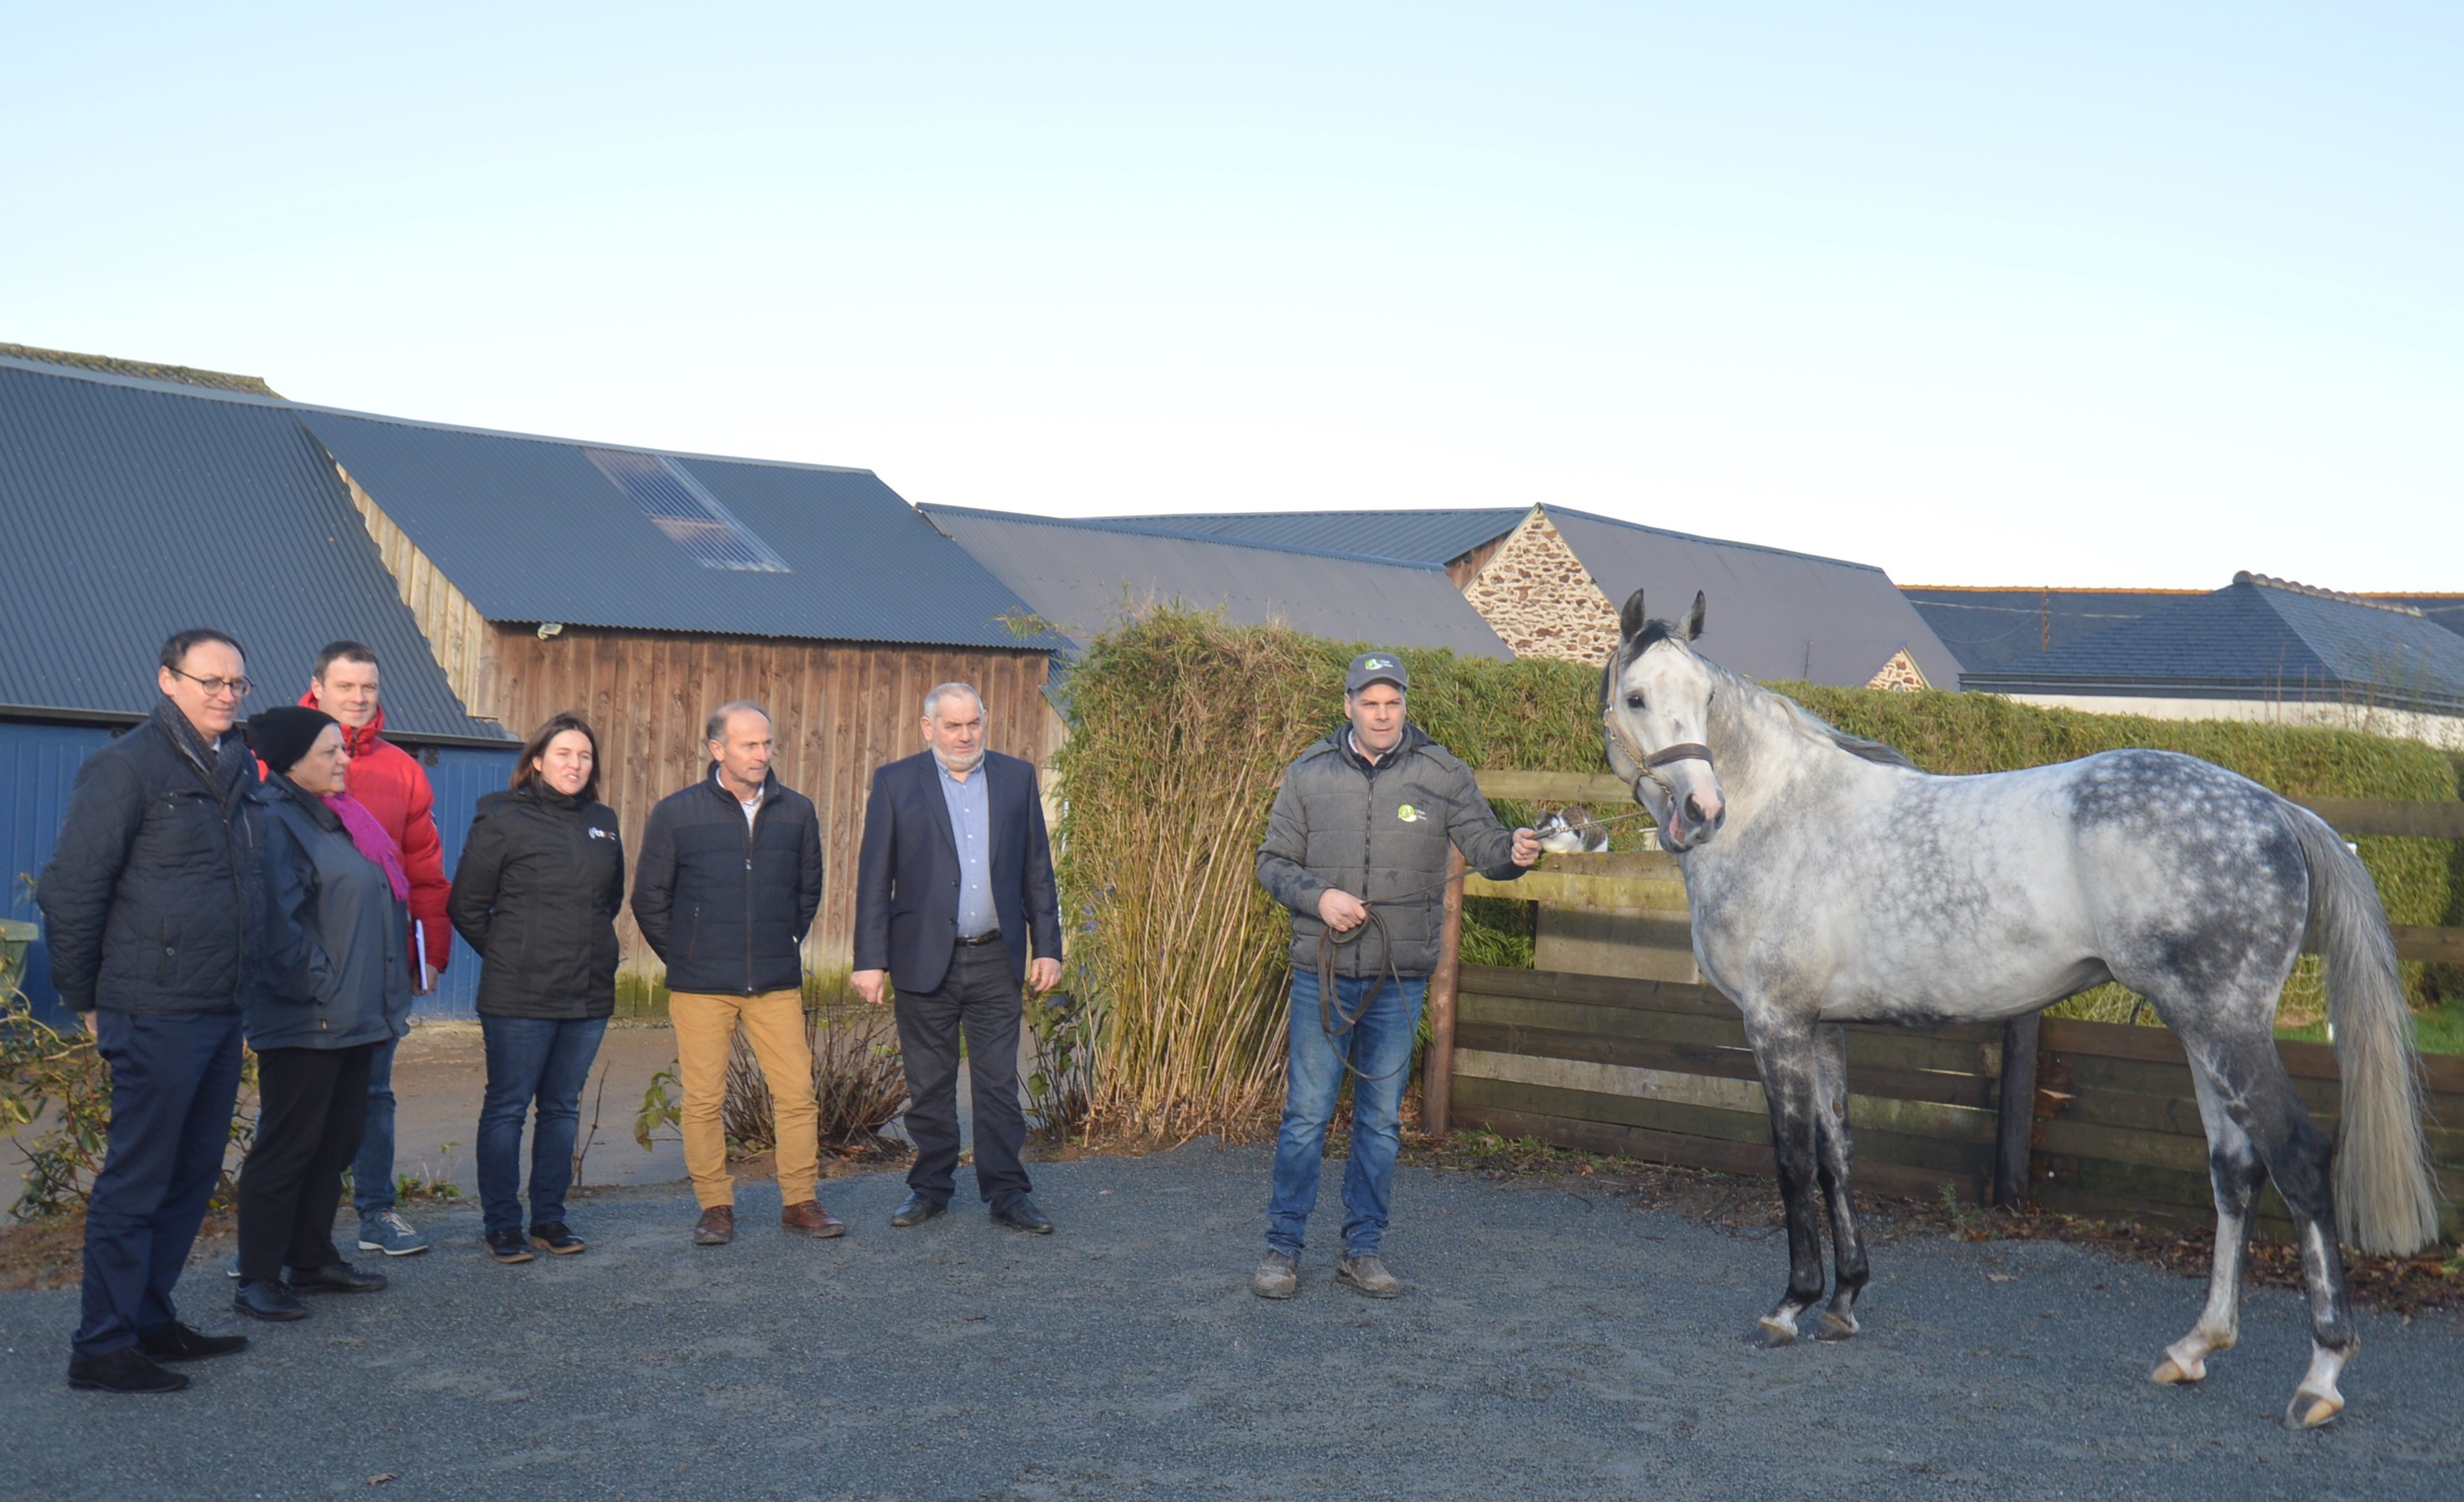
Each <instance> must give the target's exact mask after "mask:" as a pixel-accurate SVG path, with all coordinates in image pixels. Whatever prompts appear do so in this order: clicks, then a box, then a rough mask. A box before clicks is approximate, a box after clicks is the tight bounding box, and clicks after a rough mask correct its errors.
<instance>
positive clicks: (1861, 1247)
mask: <svg viewBox="0 0 2464 1502" xmlns="http://www.w3.org/2000/svg"><path fill="white" fill-rule="evenodd" d="M1815 1067H1816V1069H1817V1071H1818V1073H1817V1075H1816V1080H1815V1094H1814V1107H1815V1118H1814V1119H1815V1155H1816V1156H1815V1175H1816V1177H1817V1178H1818V1179H1819V1180H1820V1181H1821V1184H1822V1197H1823V1200H1824V1202H1825V1203H1826V1204H1829V1206H1830V1208H1831V1260H1832V1265H1833V1266H1834V1267H1835V1268H1836V1269H1837V1273H1838V1280H1837V1284H1836V1285H1835V1286H1834V1287H1833V1289H1832V1292H1831V1305H1830V1307H1829V1308H1827V1309H1825V1310H1823V1312H1822V1321H1821V1323H1820V1325H1819V1326H1817V1327H1816V1328H1815V1332H1814V1337H1815V1339H1817V1340H1845V1339H1847V1338H1848V1337H1849V1336H1853V1335H1855V1334H1856V1333H1857V1295H1858V1294H1859V1293H1861V1292H1864V1291H1865V1280H1866V1279H1867V1278H1869V1277H1871V1276H1872V1275H1873V1274H1872V1271H1871V1270H1870V1269H1868V1268H1867V1267H1866V1265H1865V1238H1864V1237H1863V1236H1862V1235H1860V1234H1859V1232H1858V1229H1857V1209H1856V1206H1855V1205H1854V1204H1850V1203H1849V1198H1848V1167H1849V1161H1850V1158H1851V1154H1850V1152H1849V1146H1848V1030H1847V1029H1846V1028H1844V1027H1840V1026H1838V1025H1837V1023H1834V1024H1832V1025H1830V1026H1828V1027H1817V1028H1815ZM1818 1288H1819V1285H1817V1291H1818Z"/></svg>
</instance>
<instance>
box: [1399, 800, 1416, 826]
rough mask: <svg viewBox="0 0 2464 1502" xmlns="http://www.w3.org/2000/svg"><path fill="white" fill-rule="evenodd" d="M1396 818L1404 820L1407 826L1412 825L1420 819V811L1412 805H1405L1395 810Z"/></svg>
mask: <svg viewBox="0 0 2464 1502" xmlns="http://www.w3.org/2000/svg"><path fill="white" fill-rule="evenodd" d="M1395 817H1396V818H1397V819H1400V820H1402V821H1403V822H1404V823H1405V824H1411V823H1414V822H1415V821H1417V820H1419V818H1420V810H1419V809H1418V808H1415V807H1413V806H1411V805H1410V804H1405V805H1404V806H1402V807H1400V808H1397V809H1396V810H1395Z"/></svg>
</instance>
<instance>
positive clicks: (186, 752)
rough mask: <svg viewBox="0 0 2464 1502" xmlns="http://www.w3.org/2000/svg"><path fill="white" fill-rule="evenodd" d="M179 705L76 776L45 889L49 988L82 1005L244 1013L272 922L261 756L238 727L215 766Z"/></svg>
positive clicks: (162, 708)
mask: <svg viewBox="0 0 2464 1502" xmlns="http://www.w3.org/2000/svg"><path fill="white" fill-rule="evenodd" d="M201 743H202V742H200V740H199V739H198V737H197V734H196V732H195V731H194V730H192V729H190V728H189V727H188V724H187V720H186V719H185V718H182V717H181V715H180V711H179V709H178V707H177V706H175V705H174V704H172V702H171V701H170V700H169V699H167V698H166V699H165V700H163V701H162V702H161V703H160V704H159V705H157V706H156V707H155V710H154V718H152V719H151V720H148V721H147V722H146V723H144V724H142V725H138V726H136V727H134V728H133V729H131V730H129V731H128V732H127V733H126V734H125V735H123V736H121V738H120V739H119V740H114V741H113V742H112V743H111V744H109V745H107V746H105V747H103V748H102V749H101V750H99V751H97V752H96V753H95V754H94V755H93V756H91V757H88V758H87V759H86V762H85V764H84V765H83V766H81V767H79V768H77V788H76V791H74V792H73V793H71V794H70V796H69V811H68V817H67V818H66V819H65V820H64V821H63V822H62V823H61V825H60V838H59V844H58V845H57V847H55V849H54V850H53V852H52V860H51V864H50V865H48V866H46V867H44V868H43V874H42V876H41V878H40V879H39V880H38V881H37V882H36V883H35V886H34V899H35V901H37V902H38V903H40V904H41V905H42V909H43V921H44V936H43V937H44V938H45V939H49V940H50V942H51V950H52V983H53V984H54V985H55V986H57V987H58V988H59V993H60V1000H61V1001H62V1002H64V1003H66V1004H67V1005H69V1006H71V1007H72V1008H74V1009H76V1010H77V1011H81V1012H82V1011H91V1010H93V1009H94V1008H95V1007H97V1006H100V1007H101V1008H103V1009H104V1010H105V1011H115V1012H130V1013H150V1014H164V1013H181V1012H228V1011H236V1010H238V1009H239V1007H240V1005H241V1004H242V1003H243V1002H244V1001H246V1000H247V999H248V996H249V992H250V989H251V988H252V987H253V986H254V985H255V984H256V983H257V971H258V969H259V967H260V965H261V963H262V960H263V951H264V927H265V889H264V875H263V860H264V818H263V814H262V812H261V811H260V810H259V809H258V807H257V806H256V805H254V804H253V803H251V802H250V801H249V800H248V798H247V796H246V795H247V793H248V790H249V788H250V787H251V786H252V785H253V784H255V782H256V758H255V757H253V756H252V755H251V754H250V753H249V749H248V747H247V746H246V745H244V744H242V743H241V741H240V738H239V735H238V733H237V732H233V733H232V734H231V735H227V736H225V737H224V738H223V743H222V749H221V752H220V754H219V755H218V756H216V757H215V759H214V761H213V763H212V764H210V765H209V764H208V763H207V762H204V761H203V760H201V759H200V757H199V756H198V754H197V750H196V749H195V747H197V746H198V745H200V744H201Z"/></svg>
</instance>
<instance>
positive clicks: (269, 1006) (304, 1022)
mask: <svg viewBox="0 0 2464 1502" xmlns="http://www.w3.org/2000/svg"><path fill="white" fill-rule="evenodd" d="M249 799H250V801H251V802H253V803H254V804H255V805H256V806H258V807H260V808H263V809H264V810H265V890H266V914H265V983H264V984H262V985H260V986H258V987H257V988H256V995H255V997H254V998H253V999H252V1000H251V1001H250V1002H249V1004H248V1046H249V1047H250V1048H252V1049H255V1050H256V1051H257V1052H259V1053H263V1052H264V1051H265V1050H266V1049H351V1048H358V1047H360V1046H361V1045H363V1044H370V1043H384V1042H386V1041H388V1040H390V1039H394V1038H399V1037H401V1036H402V1035H403V1034H405V1033H407V1032H408V1031H409V1030H410V996H411V991H410V908H409V906H408V905H407V903H405V902H403V901H401V900H398V899H397V898H396V897H395V896H394V895H393V884H392V883H391V882H390V881H388V880H386V879H385V868H384V867H382V866H379V865H378V864H377V863H376V862H374V861H372V860H370V859H368V858H367V857H366V856H365V855H363V854H361V853H360V848H359V846H358V845H357V844H355V843H354V842H353V841H352V839H351V834H350V831H349V830H348V829H346V828H343V825H342V816H341V814H338V813H336V812H335V811H334V810H333V809H332V808H331V807H330V806H327V804H326V802H325V800H323V799H322V798H319V797H318V796H317V795H315V794H314V793H310V792H308V791H306V790H304V789H303V788H301V787H300V786H299V784H297V783H294V782H293V781H292V780H291V779H289V778H287V777H285V776H283V775H282V774H281V773H279V772H277V773H275V775H274V776H273V777H272V778H271V779H269V780H267V781H265V782H262V783H259V784H257V785H256V786H254V787H253V788H251V789H250V790H249Z"/></svg>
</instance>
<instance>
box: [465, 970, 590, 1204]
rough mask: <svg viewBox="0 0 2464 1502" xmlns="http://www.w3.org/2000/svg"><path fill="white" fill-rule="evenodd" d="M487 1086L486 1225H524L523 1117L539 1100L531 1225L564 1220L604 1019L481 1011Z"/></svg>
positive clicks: (482, 1141) (483, 1131)
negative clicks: (585, 1098) (585, 1088)
mask: <svg viewBox="0 0 2464 1502" xmlns="http://www.w3.org/2000/svg"><path fill="white" fill-rule="evenodd" d="M479 1030H480V1032H481V1033H482V1034H483V1035H484V1036H485V1037H486V1039H487V1042H488V1090H487V1093H486V1095H485V1096H484V1097H483V1098H482V1099H481V1101H480V1105H479V1155H478V1156H479V1208H480V1211H481V1213H482V1214H483V1215H484V1217H485V1218H486V1221H487V1226H488V1229H490V1230H491V1231H501V1230H519V1229H521V1228H522V1192H521V1191H522V1117H523V1116H524V1115H526V1114H529V1113H530V1111H531V1103H532V1102H533V1101H537V1102H538V1103H539V1109H538V1113H537V1120H536V1122H535V1123H534V1126H533V1129H532V1131H531V1219H530V1223H531V1224H532V1225H533V1226H543V1225H546V1224H547V1223H548V1222H550V1221H561V1220H563V1219H564V1192H565V1191H566V1190H567V1189H570V1188H572V1187H573V1139H574V1137H575V1135H576V1134H577V1133H578V1132H579V1130H580V1129H581V1124H582V1087H583V1083H584V1082H585V1081H587V1080H588V1079H589V1078H590V1065H591V1061H593V1060H594V1059H596V1058H598V1057H599V1039H600V1035H601V1034H603V1033H605V1031H606V1030H607V1019H606V1018H605V1017H585V1018H578V1019H575V1020H573V1021H570V1022H566V1021H558V1020H555V1019H550V1018H543V1017H482V1018H480V1019H479Z"/></svg>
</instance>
